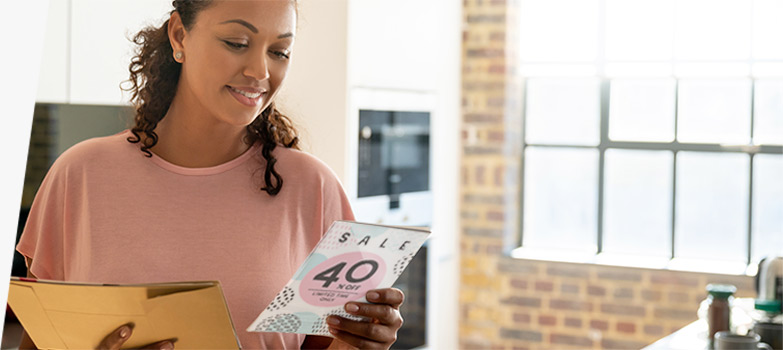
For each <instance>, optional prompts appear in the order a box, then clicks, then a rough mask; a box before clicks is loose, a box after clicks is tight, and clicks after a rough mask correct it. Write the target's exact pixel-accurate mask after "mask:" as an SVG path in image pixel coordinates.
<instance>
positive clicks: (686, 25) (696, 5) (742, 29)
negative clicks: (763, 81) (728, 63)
mask: <svg viewBox="0 0 783 350" xmlns="http://www.w3.org/2000/svg"><path fill="white" fill-rule="evenodd" d="M750 5H751V2H750V1H747V0H688V1H677V2H676V8H677V10H676V13H677V14H676V22H675V23H676V24H675V26H676V27H675V28H676V29H675V35H674V37H675V57H676V58H678V59H685V60H699V59H707V60H715V59H719V60H731V59H738V60H741V59H748V58H750V42H751V36H750V28H751V27H750V19H751V13H750V8H751V6H750Z"/></svg>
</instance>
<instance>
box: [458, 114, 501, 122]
mask: <svg viewBox="0 0 783 350" xmlns="http://www.w3.org/2000/svg"><path fill="white" fill-rule="evenodd" d="M463 121H465V122H466V123H500V122H502V121H503V114H502V113H493V114H489V113H465V117H464V118H463Z"/></svg>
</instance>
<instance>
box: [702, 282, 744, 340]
mask: <svg viewBox="0 0 783 350" xmlns="http://www.w3.org/2000/svg"><path fill="white" fill-rule="evenodd" d="M736 291H737V287H735V286H733V285H730V284H708V285H707V293H708V294H707V300H705V302H706V304H707V323H708V324H709V339H710V349H712V348H713V342H714V338H715V333H717V332H720V331H728V330H730V326H731V324H730V323H731V322H730V319H731V303H732V301H733V300H734V293H735V292H736Z"/></svg>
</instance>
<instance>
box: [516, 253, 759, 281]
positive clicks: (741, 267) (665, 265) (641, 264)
mask: <svg viewBox="0 0 783 350" xmlns="http://www.w3.org/2000/svg"><path fill="white" fill-rule="evenodd" d="M511 257H512V258H515V259H527V260H539V261H554V262H569V263H578V264H594V265H607V266H620V267H632V268H643V269H654V270H672V271H689V272H699V273H711V274H720V275H734V276H755V275H756V271H757V269H758V266H757V265H756V264H750V265H746V264H744V263H740V262H731V261H719V260H702V259H686V258H674V259H670V258H668V257H655V256H641V255H627V254H617V253H600V254H595V253H590V252H580V251H569V250H547V249H543V248H525V247H519V248H516V249H514V250H512V251H511Z"/></svg>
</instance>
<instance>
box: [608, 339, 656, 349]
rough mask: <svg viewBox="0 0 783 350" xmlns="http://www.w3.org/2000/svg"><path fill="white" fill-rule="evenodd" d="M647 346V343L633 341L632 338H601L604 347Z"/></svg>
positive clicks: (638, 347)
mask: <svg viewBox="0 0 783 350" xmlns="http://www.w3.org/2000/svg"><path fill="white" fill-rule="evenodd" d="M645 346H647V343H643V342H638V341H632V340H620V339H611V338H603V339H601V348H603V349H623V350H628V349H641V348H643V347H645Z"/></svg>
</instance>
